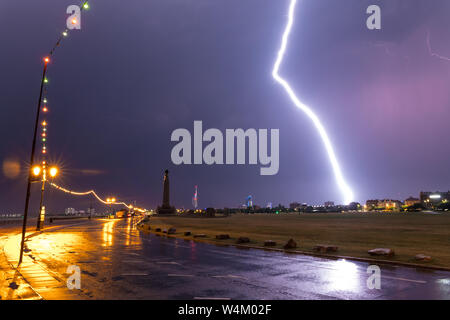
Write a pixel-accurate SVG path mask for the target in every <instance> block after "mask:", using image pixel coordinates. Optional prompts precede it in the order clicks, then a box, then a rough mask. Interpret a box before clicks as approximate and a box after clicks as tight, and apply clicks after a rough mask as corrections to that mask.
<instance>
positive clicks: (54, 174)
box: [36, 161, 58, 231]
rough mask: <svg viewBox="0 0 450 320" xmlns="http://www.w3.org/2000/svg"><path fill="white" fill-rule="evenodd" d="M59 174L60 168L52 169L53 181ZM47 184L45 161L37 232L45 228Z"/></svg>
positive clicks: (50, 173)
mask: <svg viewBox="0 0 450 320" xmlns="http://www.w3.org/2000/svg"><path fill="white" fill-rule="evenodd" d="M57 174H58V168H57V167H51V168H50V170H49V175H50V177H51V178H52V179H53V178H54V177H55V176H56V175H57ZM45 182H47V164H46V162H45V161H44V162H43V163H42V187H41V200H40V203H39V213H38V220H37V224H36V230H37V231H39V230H41V228H42V227H43V226H44V216H43V214H44V215H45V212H43V209H44V207H43V204H44V190H45Z"/></svg>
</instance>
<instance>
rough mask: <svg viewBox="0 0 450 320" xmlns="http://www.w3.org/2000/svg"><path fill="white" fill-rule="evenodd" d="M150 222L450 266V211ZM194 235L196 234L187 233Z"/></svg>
mask: <svg viewBox="0 0 450 320" xmlns="http://www.w3.org/2000/svg"><path fill="white" fill-rule="evenodd" d="M149 223H150V226H151V228H152V229H153V230H154V228H156V227H161V228H168V227H175V228H176V229H177V233H176V236H180V237H183V236H182V235H183V232H184V231H191V232H192V233H194V234H195V233H204V234H206V235H207V236H208V238H207V239H208V241H211V242H218V243H228V244H233V243H235V242H236V239H237V238H238V237H240V236H245V237H249V238H250V240H251V243H250V244H252V245H257V246H262V245H263V242H264V240H275V241H276V242H277V247H278V248H282V246H283V245H284V244H285V243H286V242H287V240H289V239H290V238H293V239H294V240H295V241H296V242H297V246H298V250H302V251H311V252H313V251H312V247H313V246H314V245H316V244H330V245H337V246H338V247H339V251H338V252H337V254H338V255H342V256H352V257H363V258H369V257H370V256H369V255H368V254H367V250H369V249H373V248H380V247H382V248H391V249H393V250H395V253H396V255H395V257H393V258H384V257H383V258H380V259H386V260H393V261H401V262H408V263H416V261H415V260H414V256H415V255H416V254H419V253H423V254H426V255H430V256H431V257H432V258H433V260H432V261H430V262H422V263H423V264H425V265H433V266H440V267H448V268H450V213H442V214H425V213H314V214H305V213H302V214H279V215H267V214H253V215H232V216H230V217H224V218H181V217H156V216H154V217H151V218H150V222H149ZM220 233H227V234H229V235H230V237H231V239H229V240H216V239H215V235H217V234H220ZM187 238H192V237H187Z"/></svg>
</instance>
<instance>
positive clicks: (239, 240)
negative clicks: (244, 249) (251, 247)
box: [236, 237, 250, 243]
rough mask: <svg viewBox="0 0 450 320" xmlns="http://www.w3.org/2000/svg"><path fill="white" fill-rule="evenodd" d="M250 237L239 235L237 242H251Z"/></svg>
mask: <svg viewBox="0 0 450 320" xmlns="http://www.w3.org/2000/svg"><path fill="white" fill-rule="evenodd" d="M249 242H250V239H249V238H247V237H239V238H238V239H237V241H236V243H249Z"/></svg>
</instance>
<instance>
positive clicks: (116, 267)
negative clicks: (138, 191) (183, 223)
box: [0, 218, 450, 299]
mask: <svg viewBox="0 0 450 320" xmlns="http://www.w3.org/2000/svg"><path fill="white" fill-rule="evenodd" d="M47 226H48V224H47ZM51 228H52V229H49V230H48V231H45V232H44V233H41V234H39V235H36V236H33V237H31V238H30V239H29V240H28V241H27V247H28V249H29V250H30V251H28V252H26V253H25V260H24V261H26V262H27V263H28V268H31V269H32V270H34V271H32V273H33V272H34V274H36V273H38V274H39V277H42V279H40V278H39V277H36V278H33V279H31V281H29V282H30V287H29V288H27V287H26V286H23V288H22V289H23V290H25V291H27V292H28V294H23V296H20V295H19V296H17V295H14V292H15V290H14V289H12V288H9V287H8V286H9V284H10V282H11V280H12V279H11V278H8V276H6V277H4V278H0V286H1V291H0V292H2V293H3V294H2V299H6V298H8V297H9V298H11V299H14V298H16V299H20V298H24V299H27V298H29V299H39V298H43V299H59V298H60V299H205V298H215V299H450V272H444V271H432V270H420V269H414V268H407V267H397V266H393V265H386V266H383V265H380V267H381V274H382V280H381V289H380V290H376V289H375V290H370V289H368V288H367V284H366V282H367V279H368V276H369V274H367V267H368V266H369V264H367V263H363V262H352V261H345V260H327V259H322V258H317V257H311V256H302V255H296V254H286V253H283V252H272V251H264V250H258V249H238V248H235V247H232V246H230V247H223V246H216V245H211V244H206V243H199V242H194V241H192V240H180V239H176V238H168V237H164V236H156V235H152V234H146V233H142V232H140V231H138V230H137V229H136V228H135V223H134V222H133V220H132V219H131V218H130V219H122V220H108V219H99V220H91V221H89V220H85V221H83V222H71V223H67V222H65V224H62V222H61V223H60V225H58V224H56V223H55V224H54V225H52V227H51ZM16 234H17V230H16V231H15V232H12V231H11V229H8V228H6V227H2V226H0V248H1V250H2V251H1V252H2V254H3V253H4V250H5V249H6V251H8V248H5V245H7V246H10V245H11V244H9V245H8V240H9V242H11V241H12V240H13V239H14V237H15V235H16ZM8 254H10V253H7V255H8ZM2 261H3V262H2ZM33 264H35V265H37V266H33ZM69 265H77V266H79V267H80V270H81V289H80V290H73V291H70V290H69V289H67V288H66V280H67V277H68V276H69V275H68V274H66V270H67V267H68V266H69ZM0 266H1V267H2V270H7V269H8V266H5V261H4V259H3V260H0ZM13 271H14V270H11V268H10V269H9V271H8V275H10V276H14V272H13ZM25 278H26V275H25ZM27 280H28V279H27ZM19 282H20V281H19ZM22 282H23V281H22ZM16 290H18V289H16ZM33 292H36V294H33Z"/></svg>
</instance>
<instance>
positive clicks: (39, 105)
mask: <svg viewBox="0 0 450 320" xmlns="http://www.w3.org/2000/svg"><path fill="white" fill-rule="evenodd" d="M49 62H50V59H49V58H48V57H45V58H44V69H43V71H42V79H41V89H40V92H39V101H38V105H37V112H36V121H35V124H34V134H33V143H32V144H31V155H30V170H29V172H28V182H27V193H26V196H25V208H24V213H23V225H22V241H21V243H20V256H19V265H20V264H21V263H22V258H23V248H24V245H25V233H26V229H27V218H28V206H29V204H30V193H31V174H32V172H31V171H32V170H31V168H32V167H33V164H34V152H35V150H36V136H37V130H38V126H39V114H40V111H41V103H42V91H43V88H44V81H45V74H46V73H47V64H48V63H49Z"/></svg>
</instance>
